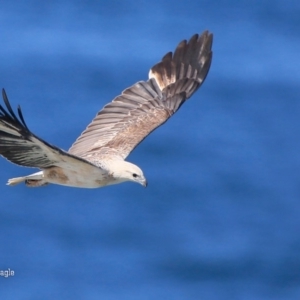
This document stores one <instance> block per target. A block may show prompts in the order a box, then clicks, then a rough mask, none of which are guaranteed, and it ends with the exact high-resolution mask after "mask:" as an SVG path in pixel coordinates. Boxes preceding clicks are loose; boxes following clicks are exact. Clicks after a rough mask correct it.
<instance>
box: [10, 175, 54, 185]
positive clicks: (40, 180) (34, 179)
mask: <svg viewBox="0 0 300 300" xmlns="http://www.w3.org/2000/svg"><path fill="white" fill-rule="evenodd" d="M24 181H25V184H26V186H28V187H39V186H43V185H46V184H48V183H47V181H45V180H44V176H43V172H42V171H40V172H37V173H34V174H31V175H28V176H23V177H16V178H11V179H9V180H8V182H7V185H10V186H14V185H16V184H19V183H21V182H24Z"/></svg>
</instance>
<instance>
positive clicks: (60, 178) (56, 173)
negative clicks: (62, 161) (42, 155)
mask: <svg viewBox="0 0 300 300" xmlns="http://www.w3.org/2000/svg"><path fill="white" fill-rule="evenodd" d="M43 175H44V179H45V180H46V181H47V182H49V183H53V184H59V185H65V186H72V187H80V188H98V187H102V186H106V185H109V184H114V183H116V182H115V179H114V178H113V177H112V176H111V175H110V174H109V173H107V172H105V171H104V170H101V169H100V168H97V167H94V166H89V165H87V166H84V168H81V169H80V170H66V169H62V168H60V167H52V168H49V169H44V170H43Z"/></svg>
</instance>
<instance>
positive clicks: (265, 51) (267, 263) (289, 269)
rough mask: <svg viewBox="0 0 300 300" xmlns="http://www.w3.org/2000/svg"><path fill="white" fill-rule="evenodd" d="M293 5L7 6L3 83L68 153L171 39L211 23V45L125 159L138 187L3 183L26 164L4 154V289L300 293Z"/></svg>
mask: <svg viewBox="0 0 300 300" xmlns="http://www.w3.org/2000/svg"><path fill="white" fill-rule="evenodd" d="M299 16H300V2H299V1H298V0H294V1H288V0H276V1H274V0H272V1H271V0H266V1H261V0H254V1H246V0H240V1H237V0H231V1H219V2H218V1H208V0H207V1H199V0H189V1H178V0H177V1H176V0H175V1H167V0H160V1H158V0H153V1H133V0H129V1H121V0H120V1H92V0H91V1H78V0H77V1H49V2H46V1H33V0H30V1H21V0H19V1H6V2H5V3H4V2H3V3H2V4H1V10H0V37H1V39H0V43H1V47H0V62H1V63H0V87H4V88H5V89H6V92H7V95H8V97H9V99H10V102H11V104H12V106H13V107H14V108H17V105H19V104H20V105H21V107H22V110H23V114H24V116H25V120H26V122H27V125H28V126H29V128H30V129H31V130H32V131H33V132H34V133H35V134H36V135H38V136H40V137H41V138H43V139H45V140H46V141H48V142H49V143H52V144H54V145H57V146H59V147H61V148H63V149H66V150H67V149H68V148H69V147H70V145H71V144H72V143H73V142H74V141H75V139H76V138H77V136H78V135H79V134H80V133H81V132H82V131H83V129H84V128H85V127H86V126H87V125H88V123H89V122H90V121H91V120H92V118H93V117H94V116H95V115H96V113H97V111H99V110H100V109H101V108H102V107H103V106H104V105H105V104H106V103H108V102H109V101H111V100H112V99H113V98H114V97H116V96H117V95H118V94H120V93H121V91H122V90H124V89H125V88H127V87H129V86H130V85H132V84H134V83H135V82H137V81H139V80H146V79H147V76H148V71H149V69H150V68H151V67H152V66H153V65H154V64H155V63H157V62H158V61H160V59H161V58H162V56H163V55H164V54H165V53H167V52H168V51H172V50H174V49H175V47H176V45H177V44H178V43H179V42H180V41H181V40H183V39H189V38H190V37H191V36H192V35H193V34H194V33H201V32H202V31H204V30H205V29H208V30H210V31H211V32H213V34H214V45H213V51H214V54H213V62H212V66H211V69H210V72H209V74H208V77H207V79H206V81H205V83H204V84H203V86H202V87H201V89H199V90H198V91H197V93H196V94H195V95H194V96H193V97H192V98H191V99H190V100H189V101H188V102H187V103H185V104H184V105H183V106H182V107H181V109H180V110H179V111H178V112H177V113H176V114H175V115H174V117H172V118H171V119H170V120H169V121H168V122H167V123H166V124H165V125H163V126H162V127H160V128H158V129H157V130H156V131H155V132H153V133H152V134H151V135H150V136H149V137H148V138H147V139H146V140H144V141H143V142H142V143H141V144H140V145H139V146H138V147H137V148H136V149H135V150H134V152H133V153H132V154H131V155H130V156H129V157H128V160H129V161H131V162H133V163H135V164H137V165H138V166H140V167H141V168H142V170H143V171H144V174H145V175H146V177H147V179H148V183H149V185H148V187H147V188H146V189H144V188H143V187H141V186H140V185H137V184H134V183H123V184H120V185H115V186H110V187H105V188H102V189H93V190H88V189H76V188H68V187H61V186H55V185H49V186H47V187H43V188H38V189H29V188H26V187H25V185H19V186H15V187H8V186H6V185H5V184H6V182H7V179H8V178H12V177H17V176H22V175H27V174H30V173H32V172H33V171H34V170H31V169H26V168H21V167H18V166H16V165H13V164H11V163H9V162H7V161H6V160H5V159H1V160H0V170H1V172H0V194H1V196H0V197H1V198H0V274H3V275H4V274H5V272H4V271H9V272H10V276H7V277H5V276H0V298H1V299H9V300H11V299H12V300H15V299H28V300H40V299H44V300H48V299H75V300H77V299H87V300H90V299H95V300H97V299H100V300H102V299H103V300H115V299H122V300H152V299H155V300H156V299H172V300H190V299H191V300H198V299H199V300H206V299H208V300H215V299H216V300H217V299H222V300H223V299H224V300H227V299H228V300H235V299H237V300H240V299H243V300H288V299H295V300H297V299H300V173H299V169H300V130H299V129H300V121H299V120H300V88H299V86H300V64H299V60H300V54H299V53H300V17H299ZM1 271H3V272H2V273H1ZM12 271H13V275H12V273H11V272H12ZM6 274H7V273H6Z"/></svg>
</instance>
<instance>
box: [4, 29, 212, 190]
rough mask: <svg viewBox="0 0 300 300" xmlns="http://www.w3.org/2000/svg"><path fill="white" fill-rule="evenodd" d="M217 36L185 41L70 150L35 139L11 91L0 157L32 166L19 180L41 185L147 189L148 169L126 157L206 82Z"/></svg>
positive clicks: (105, 110)
mask: <svg viewBox="0 0 300 300" xmlns="http://www.w3.org/2000/svg"><path fill="white" fill-rule="evenodd" d="M211 46H212V35H211V34H209V33H208V32H207V31H206V32H204V33H203V34H202V35H200V36H198V35H194V36H193V37H192V38H191V39H190V41H189V42H186V41H183V42H181V43H180V44H179V45H178V46H177V48H176V50H175V52H174V54H172V53H171V52H169V53H168V54H166V55H165V56H164V57H163V59H162V61H161V62H160V63H158V64H156V65H155V66H154V67H152V68H151V70H150V72H149V80H148V81H140V82H138V83H136V84H134V85H133V86H131V87H129V88H128V89H126V90H125V91H123V93H122V94H121V95H120V96H118V97H116V98H115V99H114V100H113V101H112V102H110V103H109V104H107V105H106V106H105V107H104V108H103V109H102V110H101V111H100V112H99V113H98V114H97V115H96V117H95V118H94V120H93V121H92V122H91V123H90V124H89V125H88V127H87V128H86V130H85V131H84V132H83V133H82V134H81V135H80V136H79V137H78V139H77V140H76V141H75V142H74V144H73V145H72V147H71V148H70V149H69V151H68V152H66V151H64V150H61V149H59V148H58V147H56V146H53V145H50V144H48V143H47V142H45V141H43V140H42V139H40V138H38V137H37V136H35V135H34V134H33V133H32V132H31V131H30V130H29V129H28V127H27V126H26V123H25V121H24V118H23V115H22V112H21V109H20V107H19V108H18V115H19V117H17V116H16V115H15V113H14V111H13V110H12V108H11V106H10V103H9V101H8V98H7V96H6V93H5V91H4V90H3V91H2V94H3V99H4V102H5V105H6V108H7V110H5V109H4V108H3V107H2V106H0V155H2V156H4V157H5V158H7V159H8V160H9V161H11V162H13V163H16V164H18V165H22V166H26V167H35V168H39V169H40V170H41V171H39V172H37V173H34V174H32V175H28V176H24V177H18V178H13V179H10V180H9V181H8V185H15V184H18V183H20V182H23V181H25V183H26V185H27V186H30V187H38V186H43V185H47V184H48V183H53V184H59V185H65V186H72V187H81V188H98V187H103V186H106V185H111V184H117V183H121V182H124V181H133V182H137V183H140V184H142V185H144V186H146V185H147V181H146V179H145V177H144V175H143V172H142V170H141V169H140V168H139V167H138V166H136V165H134V164H132V163H130V162H127V161H125V160H124V159H125V158H126V157H127V156H128V155H129V153H130V152H131V151H132V150H133V149H134V148H135V147H136V146H137V145H138V144H139V143H140V142H141V141H142V140H143V139H144V138H145V137H146V136H147V135H148V134H149V133H151V132H152V131H153V130H154V129H155V128H157V127H158V126H160V125H162V124H163V123H164V122H166V121H167V120H168V119H169V118H170V117H171V116H172V115H173V114H174V113H175V112H176V111H177V110H178V109H179V107H180V106H181V105H182V104H183V103H184V102H185V100H186V99H188V98H189V97H190V96H191V95H192V94H193V93H194V92H195V91H196V90H197V89H198V88H199V87H200V86H201V84H202V83H203V81H204V80H205V77H206V75H207V73H208V71H209V68H210V64H211V58H212V52H211Z"/></svg>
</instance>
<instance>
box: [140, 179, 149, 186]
mask: <svg viewBox="0 0 300 300" xmlns="http://www.w3.org/2000/svg"><path fill="white" fill-rule="evenodd" d="M141 185H142V186H143V187H147V185H148V182H147V179H146V178H143V180H141Z"/></svg>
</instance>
